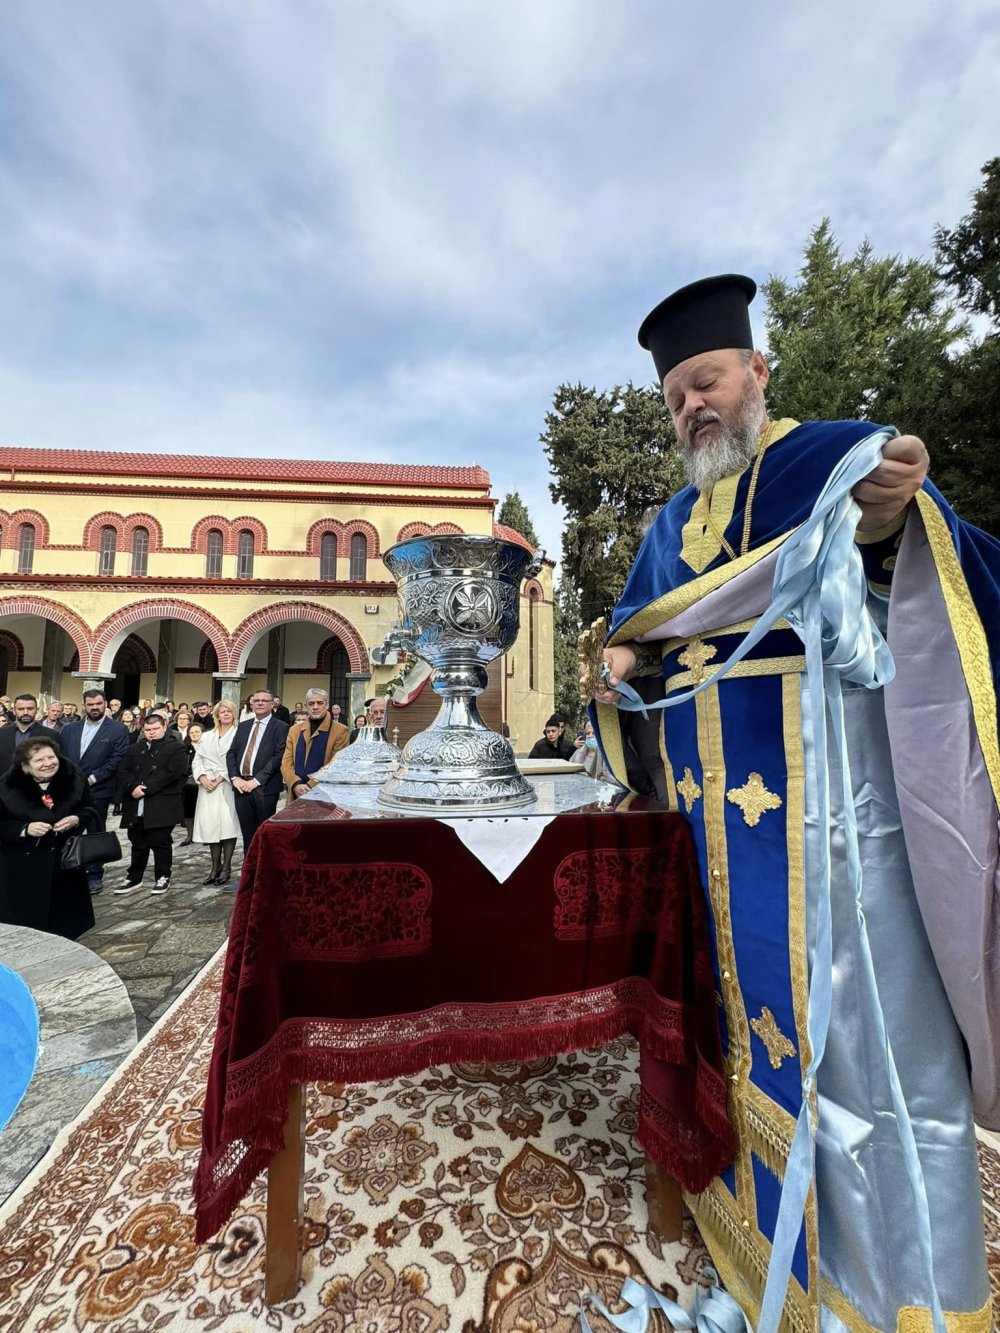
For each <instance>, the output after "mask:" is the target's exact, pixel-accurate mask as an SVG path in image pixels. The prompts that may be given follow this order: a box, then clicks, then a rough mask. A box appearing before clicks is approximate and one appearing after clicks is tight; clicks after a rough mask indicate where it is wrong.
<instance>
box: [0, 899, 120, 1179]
mask: <svg viewBox="0 0 1000 1333" xmlns="http://www.w3.org/2000/svg"><path fill="white" fill-rule="evenodd" d="M0 962H3V963H4V964H6V966H7V967H9V968H11V969H12V970H13V971H15V972H18V973H19V974H20V975H21V976H22V977H23V979H24V981H25V983H26V984H27V986H28V988H29V990H30V991H31V993H32V995H33V996H34V999H35V1004H36V1005H37V1006H38V1017H39V1026H40V1038H41V1044H40V1048H39V1053H38V1064H37V1066H36V1068H35V1074H34V1077H33V1078H32V1080H31V1083H30V1084H29V1086H28V1090H27V1092H26V1093H25V1095H24V1100H23V1101H22V1102H21V1105H20V1106H19V1107H18V1109H17V1112H16V1113H15V1115H14V1116H13V1118H12V1119H11V1121H10V1123H9V1124H8V1125H7V1126H6V1128H5V1129H4V1130H3V1132H2V1133H0V1199H4V1198H6V1196H7V1195H8V1194H9V1193H10V1192H11V1190H13V1189H14V1188H15V1186H16V1185H17V1184H18V1183H19V1182H20V1181H21V1179H23V1177H24V1176H25V1175H26V1174H27V1172H28V1171H29V1170H30V1169H31V1168H32V1166H33V1165H34V1164H35V1163H36V1162H37V1161H38V1160H39V1158H40V1157H41V1156H42V1155H43V1154H44V1153H45V1152H46V1151H47V1150H48V1148H49V1145H50V1144H51V1143H52V1141H53V1139H54V1138H55V1137H56V1135H57V1134H58V1133H59V1131H60V1130H61V1129H62V1128H63V1127H64V1126H65V1125H67V1124H69V1122H70V1121H71V1120H74V1119H75V1118H76V1117H77V1116H78V1115H79V1113H80V1112H81V1111H82V1110H83V1108H84V1107H85V1106H86V1105H87V1103H88V1102H89V1101H90V1099H91V1098H92V1097H93V1096H94V1094H95V1093H96V1092H97V1091H98V1090H99V1089H100V1088H101V1086H102V1085H103V1084H104V1082H105V1081H106V1079H107V1078H108V1077H109V1076H110V1075H111V1074H112V1073H113V1072H114V1070H115V1069H116V1068H117V1067H118V1065H119V1064H120V1063H121V1061H122V1060H123V1059H124V1058H125V1056H126V1055H127V1054H128V1053H129V1051H131V1050H132V1049H133V1047H134V1046H135V1044H136V1021H135V1013H134V1011H133V1009H132V1003H131V1001H130V1000H129V997H128V992H127V991H126V989H125V986H124V984H123V982H122V981H121V979H120V978H119V977H118V976H117V975H116V973H115V972H114V971H113V970H112V969H111V967H110V966H109V965H108V964H107V963H106V962H105V961H104V959H102V958H99V957H98V955H97V954H95V953H93V952H92V951H91V950H90V949H88V948H86V946H85V945H82V944H78V943H77V942H76V941H74V940H64V939H62V938H61V936H59V935H49V934H47V933H45V932H44V931H40V930H29V929H28V928H27V927H25V926H6V925H0Z"/></svg>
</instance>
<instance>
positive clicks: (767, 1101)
mask: <svg viewBox="0 0 1000 1333" xmlns="http://www.w3.org/2000/svg"><path fill="white" fill-rule="evenodd" d="M742 1114H743V1115H744V1117H745V1119H746V1132H747V1136H748V1139H749V1142H750V1147H751V1149H752V1150H753V1154H754V1156H755V1157H759V1158H760V1160H761V1161H762V1162H763V1163H764V1165H765V1166H766V1167H767V1169H768V1170H769V1171H770V1172H771V1174H772V1175H773V1176H777V1178H778V1179H779V1180H784V1178H785V1165H786V1164H787V1162H788V1154H789V1153H790V1152H791V1151H792V1135H793V1134H794V1133H795V1117H794V1116H792V1115H790V1114H789V1113H788V1112H787V1111H786V1110H785V1108H784V1107H783V1106H779V1105H778V1103H777V1102H775V1101H772V1100H771V1098H770V1097H769V1096H768V1095H767V1093H766V1092H762V1091H761V1089H760V1088H758V1087H757V1085H756V1084H755V1083H748V1084H747V1091H746V1100H745V1102H744V1104H743V1107H742Z"/></svg>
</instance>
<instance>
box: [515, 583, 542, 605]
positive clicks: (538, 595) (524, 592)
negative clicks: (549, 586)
mask: <svg viewBox="0 0 1000 1333" xmlns="http://www.w3.org/2000/svg"><path fill="white" fill-rule="evenodd" d="M521 596H522V597H530V598H531V599H532V600H533V601H536V602H544V601H545V592H544V590H543V588H542V585H541V584H540V583H539V582H538V580H537V579H525V580H524V583H523V584H522V585H521Z"/></svg>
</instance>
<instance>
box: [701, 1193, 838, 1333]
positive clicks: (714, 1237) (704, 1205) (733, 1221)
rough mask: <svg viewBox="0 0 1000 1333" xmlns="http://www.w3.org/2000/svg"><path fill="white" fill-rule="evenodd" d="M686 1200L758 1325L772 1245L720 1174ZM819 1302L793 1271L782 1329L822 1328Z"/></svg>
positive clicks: (728, 1283) (731, 1287) (807, 1331)
mask: <svg viewBox="0 0 1000 1333" xmlns="http://www.w3.org/2000/svg"><path fill="white" fill-rule="evenodd" d="M684 1202H685V1203H686V1204H687V1206H688V1208H689V1209H690V1210H691V1214H692V1216H693V1217H694V1220H695V1222H696V1224H697V1226H698V1230H699V1231H700V1232H701V1236H702V1239H703V1240H704V1242H705V1244H706V1245H707V1246H708V1251H709V1254H711V1256H712V1263H713V1265H714V1266H715V1268H716V1269H717V1271H718V1274H719V1277H720V1278H721V1279H722V1283H723V1286H724V1287H725V1288H726V1290H727V1291H728V1292H729V1293H730V1295H731V1296H732V1297H733V1299H734V1300H735V1301H736V1302H737V1303H738V1304H739V1305H740V1306H741V1307H742V1309H743V1312H744V1313H745V1314H746V1316H747V1318H748V1319H749V1320H750V1323H751V1324H752V1325H756V1324H758V1323H759V1322H760V1304H761V1300H762V1299H763V1296H764V1283H765V1282H766V1281H767V1268H768V1263H769V1261H770V1245H769V1244H768V1243H767V1242H766V1241H764V1243H763V1245H762V1244H761V1240H762V1238H761V1237H760V1234H759V1233H757V1234H756V1235H755V1234H754V1232H752V1231H750V1230H748V1229H747V1228H746V1227H744V1226H743V1223H742V1218H741V1217H740V1216H739V1213H738V1211H737V1210H736V1209H735V1208H734V1206H733V1200H732V1195H731V1194H730V1193H729V1191H728V1190H727V1189H726V1187H725V1185H723V1183H722V1181H721V1180H719V1179H718V1178H716V1179H715V1180H713V1181H712V1183H711V1185H709V1187H708V1189H707V1190H703V1191H702V1193H701V1194H685V1195H684ZM816 1313H817V1307H816V1305H815V1303H814V1302H811V1301H810V1300H809V1297H808V1296H807V1295H806V1293H805V1292H804V1291H803V1290H802V1285H801V1283H800V1282H799V1280H798V1279H797V1278H796V1276H795V1274H794V1273H793V1274H792V1275H791V1276H790V1277H789V1279H788V1291H787V1293H786V1295H785V1305H784V1312H783V1314H782V1318H781V1322H780V1323H779V1325H778V1328H779V1330H781V1333H816V1329H817V1319H816Z"/></svg>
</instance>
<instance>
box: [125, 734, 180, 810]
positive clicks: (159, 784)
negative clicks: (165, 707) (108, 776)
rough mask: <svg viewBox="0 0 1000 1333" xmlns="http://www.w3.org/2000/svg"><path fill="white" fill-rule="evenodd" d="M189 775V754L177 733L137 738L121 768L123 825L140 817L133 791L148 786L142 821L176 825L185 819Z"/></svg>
mask: <svg viewBox="0 0 1000 1333" xmlns="http://www.w3.org/2000/svg"><path fill="white" fill-rule="evenodd" d="M187 776H188V757H187V754H186V753H185V751H184V746H183V745H182V744H181V743H180V741H179V740H178V739H177V737H176V736H163V737H161V738H160V740H158V741H147V740H146V739H145V737H143V739H142V740H141V741H137V742H136V744H135V745H133V746H132V747H131V748H130V749H129V750H128V752H127V753H126V755H125V758H124V759H123V760H122V766H121V768H120V769H119V770H118V794H119V796H120V797H121V803H122V828H129V827H130V826H131V825H132V824H134V823H135V822H136V820H137V819H138V818H139V802H138V800H137V798H136V797H134V796H133V795H132V790H133V788H135V787H138V786H139V784H140V783H145V785H146V795H145V798H144V801H143V808H142V822H143V825H144V827H146V828H173V826H174V825H175V824H180V823H181V822H182V820H183V819H184V802H183V800H182V798H181V792H182V791H183V790H184V783H185V782H186V781H187Z"/></svg>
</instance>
